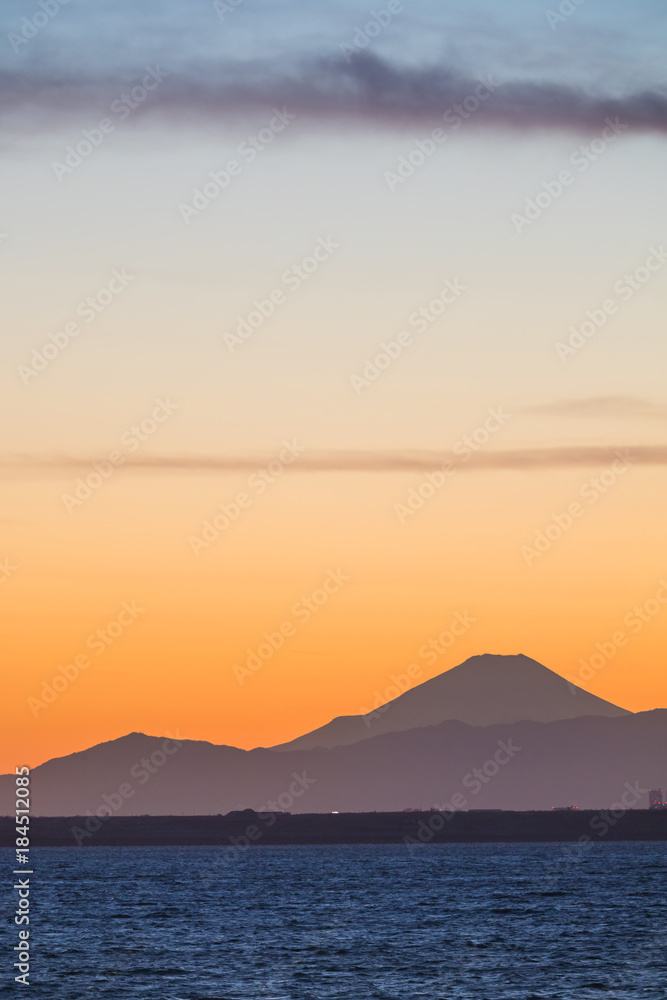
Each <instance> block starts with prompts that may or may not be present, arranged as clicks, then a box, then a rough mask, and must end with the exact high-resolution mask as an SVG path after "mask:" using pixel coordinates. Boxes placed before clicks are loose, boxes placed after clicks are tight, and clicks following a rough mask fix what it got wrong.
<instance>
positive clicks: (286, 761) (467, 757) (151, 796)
mask: <svg viewBox="0 0 667 1000" xmlns="http://www.w3.org/2000/svg"><path fill="white" fill-rule="evenodd" d="M666 778H667V710H665V709H656V710H654V711H651V712H637V713H636V714H628V715H623V716H620V717H618V718H606V717H604V716H597V717H596V716H585V717H583V718H579V719H563V720H559V721H557V722H515V723H511V724H504V725H494V726H469V725H466V724H465V723H463V722H457V721H450V722H444V723H441V724H440V725H439V726H425V727H421V728H418V729H411V730H408V731H405V732H397V733H385V734H383V735H380V736H375V737H371V738H370V739H367V740H362V741H361V742H359V743H354V744H351V745H349V746H339V747H335V748H334V749H313V750H300V751H285V752H282V753H276V752H275V751H274V750H268V749H267V750H264V749H256V750H239V749H237V748H235V747H229V746H216V745H214V744H211V743H205V742H201V741H196V740H184V739H179V740H178V741H177V740H175V739H169V740H167V739H164V738H162V737H154V736H146V735H143V734H141V733H132V734H130V735H128V736H124V737H121V738H120V739H117V740H112V741H110V742H108V743H102V744H99V745H98V746H95V747H91V748H90V749H88V750H84V751H82V752H80V753H75V754H70V755H69V756H67V757H61V758H58V759H54V760H50V761H47V763H45V764H43V765H41V766H40V767H36V768H35V769H34V770H33V771H32V774H31V783H30V791H31V796H30V799H31V812H32V814H33V815H34V816H82V817H85V816H88V817H96V816H98V817H101V821H102V822H103V817H104V815H105V813H107V812H108V813H109V814H110V815H114V816H115V815H119V816H127V815H135V816H136V815H146V814H148V815H162V816H164V815H179V814H186V815H211V814H218V813H227V812H230V811H232V810H239V809H245V808H251V809H256V810H259V811H261V812H265V811H268V812H271V811H274V812H278V811H287V812H292V813H313V812H331V811H334V810H338V811H340V812H368V811H374V810H377V811H390V810H400V809H405V808H417V807H421V808H425V809H429V808H431V807H432V806H434V805H437V806H439V807H441V808H442V807H444V806H447V804H448V803H451V804H453V806H454V808H457V809H458V808H461V809H480V808H482V809H490V808H497V809H550V808H551V807H552V806H567V805H578V806H579V807H580V808H581V809H586V808H591V809H608V808H614V807H615V806H616V804H617V803H619V802H622V803H625V807H626V808H627V807H628V806H629V805H632V806H634V808H644V809H645V808H646V807H647V805H648V789H649V788H659V787H664V783H665V779H666ZM628 786H629V787H628ZM626 793H627V794H626ZM15 799H16V796H15V779H14V775H9V774H8V775H2V776H0V814H4V815H11V814H13V812H14V805H15ZM73 842H74V840H73Z"/></svg>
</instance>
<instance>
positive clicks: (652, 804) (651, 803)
mask: <svg viewBox="0 0 667 1000" xmlns="http://www.w3.org/2000/svg"><path fill="white" fill-rule="evenodd" d="M648 807H649V809H664V807H665V803H664V802H663V799H662V788H652V789H651V790H650V792H649V793H648Z"/></svg>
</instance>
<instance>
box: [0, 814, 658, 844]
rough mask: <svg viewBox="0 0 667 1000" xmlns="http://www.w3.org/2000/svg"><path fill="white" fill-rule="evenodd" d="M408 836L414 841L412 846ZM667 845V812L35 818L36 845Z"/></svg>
mask: <svg viewBox="0 0 667 1000" xmlns="http://www.w3.org/2000/svg"><path fill="white" fill-rule="evenodd" d="M15 837H16V832H15V827H14V820H13V818H11V817H0V846H2V847H13V846H14V842H15ZM406 838H409V839H408V840H407V841H406ZM582 838H586V841H588V840H590V841H592V842H593V843H595V842H600V841H603V840H604V841H610V840H614V841H642V840H644V841H648V840H653V841H656V840H658V841H659V840H667V809H663V810H652V811H651V810H641V809H635V810H629V811H627V812H625V813H623V814H622V815H620V814H619V813H617V814H616V816H614V815H612V814H611V813H610V812H609V811H608V810H577V811H576V812H575V811H572V812H569V811H568V812H551V811H549V812H510V811H502V812H483V811H480V812H474V811H471V812H457V813H452V814H445V813H438V812H426V811H425V812H405V813H404V812H398V813H340V814H334V813H312V814H292V815H290V814H288V813H277V814H263V813H253V812H252V811H244V812H237V813H228V814H227V815H226V816H108V817H103V818H102V819H100V820H99V822H98V821H95V820H94V819H92V818H91V817H89V816H72V817H55V816H54V817H51V816H48V817H47V816H42V817H33V819H32V820H31V824H30V846H31V847H73V846H77V845H79V846H84V847H89V846H93V847H94V846H118V847H122V846H127V847H130V846H178V845H181V846H185V845H190V846H196V845H220V846H226V847H231V846H233V847H236V848H240V849H246V848H247V847H249V846H250V845H253V846H259V845H271V844H273V845H286V844H400V843H408V844H411V843H420V842H424V843H493V842H496V843H512V842H531V841H532V842H537V843H539V842H548V841H575V842H576V841H579V840H581V839H582Z"/></svg>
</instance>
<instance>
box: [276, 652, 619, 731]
mask: <svg viewBox="0 0 667 1000" xmlns="http://www.w3.org/2000/svg"><path fill="white" fill-rule="evenodd" d="M403 677H404V681H403V682H404V683H405V681H406V680H409V678H407V675H403ZM630 714H631V713H629V712H627V711H626V710H625V709H624V708H619V707H618V706H617V705H612V704H611V702H608V701H604V700H603V699H602V698H597V697H596V696H595V695H593V694H589V692H588V691H584V690H583V688H580V687H577V686H576V685H574V684H571V683H570V682H569V681H566V680H565V679H564V678H563V677H561V676H560V675H559V674H556V673H554V672H553V670H549V669H548V668H547V667H544V666H543V665H542V664H541V663H538V662H537V660H531V658H530V657H529V656H524V655H523V654H521V653H520V654H518V655H516V656H498V655H495V654H492V653H485V654H483V655H481V656H471V657H470V658H469V659H468V660H465V661H464V662H463V663H461V664H459V666H458V667H453V668H452V669H451V670H446V671H445V672H444V673H442V674H439V675H438V676H437V677H433V678H432V679H431V680H428V681H424V683H422V684H418V685H416V686H415V687H412V688H410V690H407V691H405V693H404V694H401V695H399V697H397V698H394V699H393V701H389V702H387V703H386V704H385V705H382V706H379V707H375V706H373V710H372V711H371V709H370V707H369V712H368V713H367V714H366V715H342V716H339V717H338V718H336V719H333V720H332V721H331V722H329V723H328V724H327V725H326V726H321V727H320V728H319V729H315V730H313V731H312V732H310V733H306V734H305V735H304V736H299V737H297V738H296V739H294V740H290V741H289V742H288V743H281V744H279V745H278V746H275V747H273V748H272V749H273V750H281V751H284V750H310V749H312V748H314V747H335V746H343V745H347V744H350V743H358V742H359V741H360V740H365V739H368V738H369V737H372V736H378V735H380V734H381V733H395V732H402V731H403V730H406V729H417V728H421V727H423V726H437V725H438V724H439V723H441V722H446V721H448V720H457V721H458V722H466V723H467V724H468V725H470V726H491V725H494V724H500V723H512V722H520V721H522V720H530V721H533V722H555V721H557V720H558V719H575V718H579V717H581V716H584V715H604V716H608V717H616V716H621V715H630Z"/></svg>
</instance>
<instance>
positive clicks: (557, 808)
mask: <svg viewBox="0 0 667 1000" xmlns="http://www.w3.org/2000/svg"><path fill="white" fill-rule="evenodd" d="M578 808H579V806H552V807H551V811H552V812H556V813H567V812H573V811H575V810H576V809H578Z"/></svg>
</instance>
